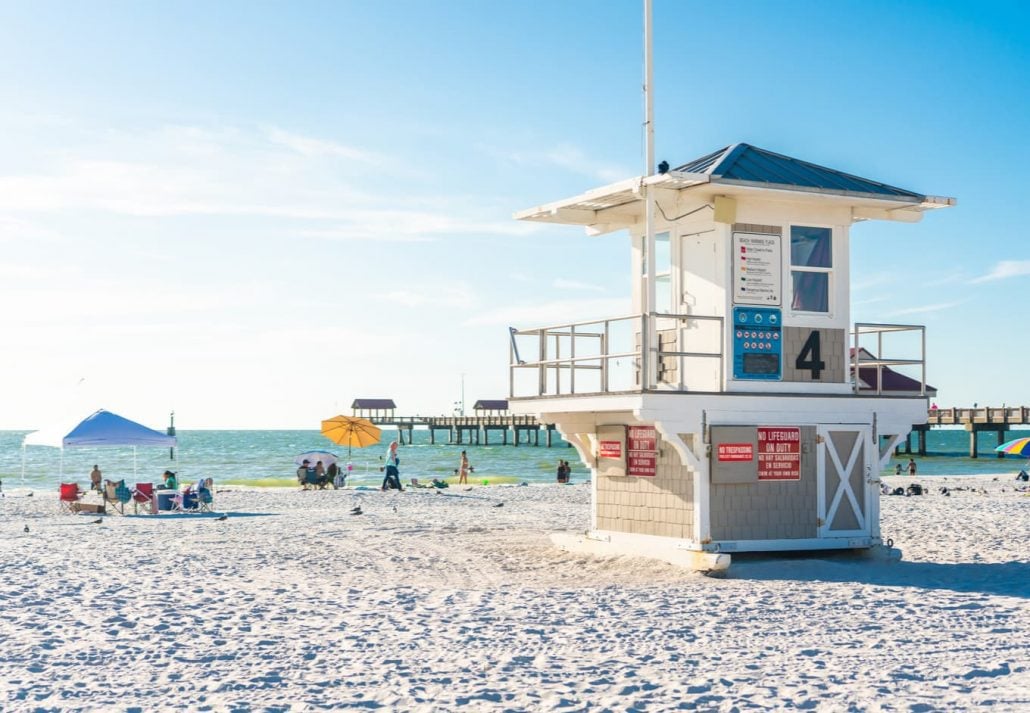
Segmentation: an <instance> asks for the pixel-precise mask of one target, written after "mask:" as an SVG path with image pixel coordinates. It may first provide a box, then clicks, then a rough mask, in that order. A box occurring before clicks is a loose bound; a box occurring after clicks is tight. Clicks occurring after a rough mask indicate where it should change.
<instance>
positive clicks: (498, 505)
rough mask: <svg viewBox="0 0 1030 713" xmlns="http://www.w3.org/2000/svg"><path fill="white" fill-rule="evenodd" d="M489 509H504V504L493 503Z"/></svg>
mask: <svg viewBox="0 0 1030 713" xmlns="http://www.w3.org/2000/svg"><path fill="white" fill-rule="evenodd" d="M491 507H495V508H503V507H504V503H494V504H493V505H492V506H491Z"/></svg>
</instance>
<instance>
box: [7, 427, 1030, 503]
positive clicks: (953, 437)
mask: <svg viewBox="0 0 1030 713" xmlns="http://www.w3.org/2000/svg"><path fill="white" fill-rule="evenodd" d="M24 435H25V431H0V479H2V480H3V485H4V488H5V489H11V488H14V487H20V486H21V485H22V455H23V449H22V447H21V442H22V438H23V437H24ZM438 435H441V434H438ZM542 436H543V434H542V433H541V443H543V438H542ZM1020 436H1030V431H1011V432H1009V433H1007V434H1006V436H1005V437H1006V439H1009V438H1018V437H1020ZM178 437H179V447H178V448H177V449H176V452H175V458H174V459H170V458H169V453H168V449H166V448H138V449H137V450H136V456H135V457H136V464H135V473H136V475H134V474H133V473H134V468H133V452H132V449H131V448H119V447H109V448H72V449H67V450H65V451H64V452H63V454H62V452H61V451H60V450H58V449H54V448H45V447H42V446H32V447H29V448H26V449H24V457H25V461H24V464H25V469H24V473H25V475H24V478H25V480H24V485H25V486H26V487H32V488H50V487H56V485H57V483H59V482H60V481H61V480H62V479H63V480H66V481H77V482H79V483H80V484H82V485H83V486H86V485H88V483H89V471H90V470H91V469H92V467H93V464H94V463H96V464H98V465H99V466H100V469H101V470H102V471H103V473H104V477H105V478H110V479H113V480H116V479H120V478H125V479H126V481H127V482H130V483H131V482H135V481H137V480H138V481H154V482H156V481H158V480H159V479H160V475H161V473H162V472H164V470H165V469H170V470H173V471H176V472H177V473H178V474H179V478H180V481H181V482H184V483H185V482H190V481H195V480H197V479H198V478H201V477H205V478H206V477H211V478H214V479H215V481H216V483H221V484H251V485H269V486H273V485H292V484H295V483H296V480H295V477H294V473H295V471H296V467H297V466H296V465H295V464H294V462H293V458H294V456H296V455H297V454H299V453H301V452H303V451H308V450H328V451H331V452H333V453H336V454H337V455H339V456H341V459H342V460H343V461H346V459H347V458H346V455H347V449H345V448H343V449H341V448H338V447H336V446H333V444H331V443H330V442H329V441H327V440H326V439H325V438H323V437H322V436H321V434H319V433H318V431H179V433H178ZM490 437H491V440H494V439H498V440H499V434H496V433H492V434H491V436H490ZM395 438H396V432H394V431H389V430H386V431H383V438H382V443H381V444H380V445H376V446H372V447H369V448H363V449H354V451H353V452H352V454H351V462H352V463H353V465H354V471H353V475H352V477H351V479H350V480H349V482H350V483H351V484H356V485H378V484H379V483H380V482H382V475H381V474H380V472H379V465H380V460H381V456H382V455H383V454H384V453H385V450H386V444H388V443H389V442H390V441H391V440H393V439H395ZM979 439H980V440H979V443H980V457H979V458H977V459H972V458H969V457H968V449H969V434H967V433H966V432H965V431H963V430H953V429H948V430H945V429H936V430H932V431H930V433H929V434H928V435H927V451H928V455H927V456H925V457H920V456H918V455H914V456H913V457H914V458H915V459H916V462H917V464H918V468H919V471H918V472H919V475H958V474H1010V475H1012V474H1015V473H1016V472H1017V471H1019V469H1020V468H1022V467H1024V466H1025V465H1026V462H1027V461H1026V459H1022V458H1015V457H1012V456H1007V457H1005V458H1001V459H999V458H997V457H996V456H995V454H994V453H993V449H994V447H995V446H996V445H997V440H996V437H995V436H994V434H989V433H985V434H981V435H980V436H979ZM511 440H512V439H511V435H510V434H509V437H508V441H509V443H510V442H511ZM554 443H555V445H554V446H553V447H551V448H547V447H545V446H543V445H541V446H532V445H526V444H522V445H519V446H517V447H515V446H511V445H507V446H503V445H490V446H482V445H481V446H474V445H468V444H465V445H464V446H462V445H457V444H454V445H450V444H441V443H439V439H438V442H437V444H436V445H431V444H430V443H429V434H428V432H426V431H415V443H414V444H413V445H404V446H401V450H400V453H401V477H402V480H403V481H404V482H405V483H407V482H408V479H410V478H419V479H421V480H430V479H432V478H447V477H453V476H454V470H455V469H456V468H457V467H458V460H459V455H460V453H461V450H462V448H464V449H466V450H467V451H468V454H469V460H470V462H471V464H472V466H473V468H474V469H475V470H474V472H473V474H472V476H471V478H472V480H474V481H476V482H482V480H483V479H484V478H485V479H486V480H487V481H488V482H491V483H504V482H521V481H526V482H530V483H551V482H554V480H555V471H556V469H557V465H558V460H559V459H565V460H568V461H569V462H570V463H571V464H572V477H573V481H576V480H580V479H582V478H584V477H585V475H586V468H585V467H584V466H583V465H582V463H580V462H579V461H578V459H577V458H576V457H575V455H576V454H575V451H574V450H572V449H571V448H569V447H568V445H567V444H566V443H565V442H564V441H561V439H560V438H558V436H557V434H555V439H554ZM912 445H913V448H915V445H916V438H915V436H914V435H913V438H912ZM907 462H908V456H907V455H902V456H898V457H897V458H894V459H892V460H891V467H890V469H889V471H886V472H893V470H894V465H895V464H896V463H902V464H904V463H907ZM62 474H63V475H62Z"/></svg>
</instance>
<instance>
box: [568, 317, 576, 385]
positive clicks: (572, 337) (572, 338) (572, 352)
mask: <svg viewBox="0 0 1030 713" xmlns="http://www.w3.org/2000/svg"><path fill="white" fill-rule="evenodd" d="M569 358H570V359H572V361H571V362H569V393H570V394H575V393H576V325H574V324H573V325H571V326H570V327H569Z"/></svg>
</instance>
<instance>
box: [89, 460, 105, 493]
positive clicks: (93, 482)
mask: <svg viewBox="0 0 1030 713" xmlns="http://www.w3.org/2000/svg"><path fill="white" fill-rule="evenodd" d="M103 477H104V476H103V475H101V474H100V467H99V466H97V465H96V464H94V465H93V470H91V471H90V472H89V487H90V488H91V489H92V490H95V491H97V492H98V493H99V492H100V483H101V481H102V480H103Z"/></svg>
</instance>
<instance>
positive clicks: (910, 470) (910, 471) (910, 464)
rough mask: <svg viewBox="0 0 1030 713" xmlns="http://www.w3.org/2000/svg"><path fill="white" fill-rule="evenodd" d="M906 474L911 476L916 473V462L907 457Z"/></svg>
mask: <svg viewBox="0 0 1030 713" xmlns="http://www.w3.org/2000/svg"><path fill="white" fill-rule="evenodd" d="M908 474H909V475H912V476H914V475H915V474H916V462H915V461H914V460H912V459H911V458H909V459H908Z"/></svg>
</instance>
